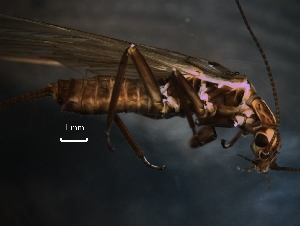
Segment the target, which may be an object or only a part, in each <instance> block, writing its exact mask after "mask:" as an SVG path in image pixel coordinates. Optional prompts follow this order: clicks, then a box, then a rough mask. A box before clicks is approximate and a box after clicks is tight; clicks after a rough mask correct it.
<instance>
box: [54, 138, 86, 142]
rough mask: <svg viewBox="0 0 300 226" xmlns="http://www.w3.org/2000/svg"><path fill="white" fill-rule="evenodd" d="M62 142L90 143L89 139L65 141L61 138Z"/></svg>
mask: <svg viewBox="0 0 300 226" xmlns="http://www.w3.org/2000/svg"><path fill="white" fill-rule="evenodd" d="M59 139H60V142H88V138H85V140H63V139H62V138H59Z"/></svg>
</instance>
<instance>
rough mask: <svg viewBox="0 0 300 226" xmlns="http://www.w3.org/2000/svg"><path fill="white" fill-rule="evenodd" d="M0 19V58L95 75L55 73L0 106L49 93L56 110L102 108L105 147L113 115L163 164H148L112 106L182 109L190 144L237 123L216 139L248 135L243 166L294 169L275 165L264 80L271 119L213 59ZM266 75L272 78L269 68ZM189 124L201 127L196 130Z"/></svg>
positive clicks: (248, 89)
mask: <svg viewBox="0 0 300 226" xmlns="http://www.w3.org/2000/svg"><path fill="white" fill-rule="evenodd" d="M242 15H243V17H244V14H243V13H242ZM0 22H1V23H0V27H1V31H0V40H1V42H0V49H1V53H0V57H1V58H2V59H20V58H22V59H34V60H37V61H57V62H60V63H62V64H65V65H66V66H69V67H72V68H76V67H84V68H85V69H86V70H88V71H91V72H92V73H94V74H97V76H96V77H93V78H90V79H84V80H75V79H71V80H68V81H67V80H59V81H58V82H57V83H53V84H49V85H48V86H47V87H46V88H44V89H42V90H38V91H35V92H32V93H29V94H27V95H23V96H20V97H17V98H14V99H11V100H8V101H4V102H1V103H0V106H4V105H9V104H14V103H19V102H22V101H26V100H31V99H35V98H39V97H42V96H47V95H53V97H54V98H55V99H56V100H57V102H58V103H59V104H60V105H62V110H63V111H72V112H77V113H79V114H104V113H106V114H107V127H106V138H107V144H108V147H109V149H110V150H113V147H112V145H111V143H110V140H109V133H110V126H111V124H112V121H113V120H114V121H115V123H116V124H117V125H118V127H119V128H120V130H121V132H122V133H123V135H124V136H125V138H126V139H127V140H128V142H129V144H130V145H131V147H132V148H133V149H134V151H135V153H136V155H137V156H138V157H139V158H141V159H142V161H143V162H144V164H146V165H147V166H149V167H151V168H155V169H164V168H165V166H162V167H158V166H154V165H152V164H150V163H149V162H148V161H147V159H146V158H145V156H144V155H143V153H142V151H141V150H140V148H139V146H138V145H137V143H136V142H135V140H134V139H133V137H132V136H131V134H130V133H129V131H128V130H127V128H126V127H125V125H124V124H123V122H122V120H121V119H120V118H119V116H118V115H117V113H118V112H134V113H138V114H142V115H144V116H147V117H150V118H155V119H160V118H170V117H173V116H186V117H187V119H188V122H189V125H190V127H191V128H192V131H193V137H192V139H191V141H190V146H192V147H198V146H202V145H204V144H206V143H208V142H210V141H213V140H215V139H216V137H217V134H216V132H215V129H214V127H219V126H221V127H239V128H240V131H239V132H238V134H237V135H236V136H235V137H234V138H233V140H232V141H230V142H229V143H226V141H224V140H222V146H223V147H224V148H229V147H231V146H232V145H233V144H234V143H235V142H236V141H237V140H238V138H239V137H240V136H241V135H247V134H249V133H251V134H253V135H254V140H253V142H252V145H251V149H252V152H253V154H254V155H255V159H254V160H250V159H248V158H246V157H243V156H242V157H243V158H244V159H246V160H247V161H249V162H251V163H252V164H253V165H254V166H253V167H251V168H250V169H248V171H250V170H252V169H256V171H257V172H267V170H268V169H269V168H270V169H272V170H290V171H299V170H300V169H299V168H291V167H279V166H277V164H276V157H277V155H278V153H279V150H280V147H281V143H280V135H279V132H278V127H279V109H278V101H277V95H276V91H275V86H274V83H273V82H272V80H271V85H272V88H273V90H274V91H273V93H274V98H275V103H276V118H275V117H274V115H273V113H272V112H271V110H270V109H269V107H268V105H267V104H266V103H265V102H264V101H263V100H262V99H261V98H260V97H259V96H258V94H257V93H256V91H255V88H254V86H253V85H252V84H251V83H250V82H249V81H248V80H247V78H246V77H245V76H244V75H242V74H240V73H238V72H234V71H231V70H229V69H227V68H225V67H223V66H222V65H220V64H218V63H215V62H212V61H208V60H205V59H200V58H193V57H189V56H186V55H183V54H179V53H176V52H172V51H168V50H164V49H159V48H154V47H150V46H145V45H132V43H130V42H126V41H121V40H116V39H112V38H107V37H104V36H98V35H92V34H87V33H84V32H80V31H75V30H71V29H66V28H63V27H59V26H55V25H50V24H45V23H41V22H35V21H28V20H24V19H17V18H11V17H8V16H4V15H2V16H0ZM245 22H246V21H245ZM250 31H251V30H250ZM254 40H255V41H256V43H257V44H258V42H257V40H256V39H255V38H254ZM20 48H21V49H20ZM259 48H260V47H259ZM260 50H261V49H260ZM121 56H122V57H121ZM263 57H264V56H263ZM120 58H121V60H120ZM264 59H265V58H264ZM128 60H129V61H128ZM265 62H266V60H265ZM117 68H118V69H117ZM267 68H268V65H267ZM268 71H269V69H268ZM269 75H270V76H271V77H270V78H272V75H271V74H270V72H269ZM193 113H194V114H195V117H196V123H194V119H193V116H192V114H193ZM196 125H197V126H204V127H203V128H201V129H200V130H199V131H198V132H196V128H195V127H196Z"/></svg>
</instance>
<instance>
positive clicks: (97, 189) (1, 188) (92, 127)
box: [0, 0, 300, 226]
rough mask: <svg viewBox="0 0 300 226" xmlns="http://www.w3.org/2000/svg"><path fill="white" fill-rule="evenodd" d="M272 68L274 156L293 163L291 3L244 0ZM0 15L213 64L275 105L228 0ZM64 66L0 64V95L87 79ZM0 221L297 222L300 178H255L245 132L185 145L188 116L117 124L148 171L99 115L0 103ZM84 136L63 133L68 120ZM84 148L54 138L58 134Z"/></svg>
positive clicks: (294, 5)
mask: <svg viewBox="0 0 300 226" xmlns="http://www.w3.org/2000/svg"><path fill="white" fill-rule="evenodd" d="M241 4H242V6H243V8H244V11H245V14H246V16H247V18H248V20H249V23H250V24H251V26H252V29H253V30H254V32H255V34H256V35H257V38H258V39H259V41H260V43H261V45H262V47H263V49H264V51H265V53H266V55H267V57H268V60H269V63H270V65H271V68H272V71H273V74H274V78H275V83H276V87H277V92H278V96H279V105H280V109H281V127H280V131H281V137H282V144H283V147H282V152H281V154H280V155H279V158H278V160H277V163H278V164H279V165H281V166H294V167H300V143H299V137H300V129H299V123H300V120H299V117H298V115H299V114H300V107H299V103H300V97H299V95H300V91H299V82H300V81H299V80H300V79H299V69H300V66H299V59H300V51H299V50H300V49H299V48H300V27H299V21H300V16H299V13H300V3H299V1H298V0H290V1H271V0H264V1H262V0H253V1H241ZM0 13H2V14H7V15H10V16H15V17H22V18H27V19H33V20H39V21H43V22H48V23H52V24H57V25H61V26H64V27H69V28H73V29H78V30H82V31H86V32H90V33H96V34H101V35H105V36H108V37H113V38H118V39H122V40H127V41H131V42H134V43H142V44H146V45H151V46H155V47H161V48H166V49H170V50H173V51H178V52H181V53H184V54H187V55H191V56H196V57H202V58H207V59H210V60H214V61H216V62H218V63H221V64H223V65H225V66H226V67H228V68H230V69H232V70H236V71H239V72H241V73H243V74H245V75H247V77H248V78H249V80H250V81H251V82H252V83H253V84H254V85H255V87H256V89H257V91H258V93H259V94H260V95H261V97H263V99H264V100H266V102H267V103H268V104H269V106H270V107H271V109H274V101H273V97H272V93H271V88H270V84H269V81H268V77H267V72H266V69H265V68H264V64H263V60H262V58H261V56H260V54H259V51H258V50H257V48H256V46H255V44H254V42H253V41H252V39H251V37H250V35H249V33H248V31H247V30H246V27H245V25H244V23H243V21H242V18H241V15H240V14H239V11H238V8H237V6H236V4H235V1H233V0H232V1H221V0H211V1H195V0H176V1H175V0H174V1H170V0H169V1H167V0H154V1H147V2H146V1H144V2H143V1H137V0H128V1H121V0H119V1H118V0H113V1H112V0H110V1H107V0H102V1H95V0H87V1H65V0H51V1H50V0H45V1H38V0H31V1H28V0H15V1H7V0H1V2H0ZM84 76H85V75H84V74H79V73H78V72H76V71H73V70H70V69H68V68H58V67H57V68H55V67H49V66H42V65H29V64H21V63H9V62H0V98H1V99H0V100H5V99H8V98H11V97H14V96H17V95H19V94H23V93H26V92H29V91H33V90H36V89H39V88H43V87H44V86H46V85H47V84H48V83H51V82H55V81H56V80H57V79H59V78H71V77H84ZM0 116H1V117H0V126H1V129H0V141H1V151H0V154H1V156H0V180H1V183H0V224H1V225H25V224H26V225H273V226H274V225H283V224H285V225H299V221H300V209H299V205H300V193H299V187H300V173H297V172H270V173H269V174H270V180H271V185H272V187H271V190H270V191H268V186H267V181H266V179H265V177H264V175H263V174H257V173H255V172H251V173H243V172H240V171H237V170H236V166H237V165H239V166H241V167H250V164H249V163H248V162H246V161H245V160H243V159H241V158H239V157H237V155H236V154H237V153H239V154H242V155H246V156H247V157H249V158H252V157H253V156H252V154H251V151H250V147H249V146H250V144H251V142H252V137H251V136H249V137H247V138H242V139H240V140H239V141H238V142H237V143H236V145H235V146H234V147H232V148H231V149H227V150H224V149H223V148H222V147H221V145H220V138H225V139H228V140H229V139H231V138H232V136H233V135H234V134H235V133H236V130H235V129H218V130H217V131H218V134H219V138H218V140H216V141H215V142H213V143H211V144H209V145H207V146H204V147H202V148H200V149H190V148H189V147H188V145H187V142H188V140H189V138H190V137H191V131H190V129H189V126H188V124H187V120H186V119H184V118H183V119H182V118H173V119H169V120H160V121H155V120H151V119H147V118H144V117H141V116H138V115H134V114H121V117H122V119H123V120H124V122H125V123H126V125H127V126H128V128H129V129H130V131H131V132H132V134H133V135H134V137H135V139H136V140H137V141H138V143H139V144H140V146H141V148H142V149H143V151H144V153H145V155H146V157H147V158H148V160H149V161H150V162H151V163H153V164H157V165H162V164H166V165H167V169H166V170H165V171H163V172H160V171H155V170H151V169H149V168H147V167H145V166H144V165H143V164H142V163H141V161H140V160H139V159H138V158H136V157H135V154H134V152H133V151H132V150H131V148H130V147H129V145H128V144H127V142H126V140H125V139H124V138H123V137H122V136H121V134H120V132H119V131H118V129H117V128H116V127H115V126H113V128H112V134H111V140H112V142H113V144H114V146H115V147H116V149H117V150H116V152H115V153H111V152H109V151H108V149H107V147H106V144H105V140H104V129H105V117H106V116H105V115H101V116H94V117H87V116H80V115H76V114H72V113H61V111H60V107H59V105H57V104H56V103H55V101H53V100H52V99H51V98H50V97H49V98H43V99H40V100H35V101H31V102H28V103H24V104H19V105H15V106H9V107H5V108H1V109H0ZM66 123H67V124H68V125H83V126H85V129H86V130H85V131H84V132H83V131H77V132H74V131H73V133H71V131H67V132H66V131H65V124H66ZM60 137H62V138H64V139H67V138H71V139H76V138H77V139H84V138H86V137H88V138H89V141H88V142H87V143H80V144H78V143H74V144H71V143H60V142H59V138H60Z"/></svg>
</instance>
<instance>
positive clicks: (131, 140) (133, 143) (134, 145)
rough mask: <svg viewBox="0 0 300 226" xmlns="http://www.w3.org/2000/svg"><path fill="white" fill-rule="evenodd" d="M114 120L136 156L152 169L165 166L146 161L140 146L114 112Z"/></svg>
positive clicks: (162, 168) (161, 168) (159, 168)
mask: <svg viewBox="0 0 300 226" xmlns="http://www.w3.org/2000/svg"><path fill="white" fill-rule="evenodd" d="M114 121H115V123H116V124H117V126H118V127H119V129H120V131H121V132H122V134H123V136H124V137H125V138H126V140H127V141H128V143H129V144H130V146H131V147H132V149H133V150H134V152H135V154H136V156H137V157H138V158H140V159H141V160H142V162H143V163H144V164H145V165H146V166H148V167H150V168H152V169H157V170H164V169H165V168H166V166H165V165H163V166H160V167H159V166H155V165H152V164H151V163H150V162H148V161H147V159H146V157H145V155H144V154H143V152H142V150H141V149H140V147H139V146H138V144H137V143H136V141H135V140H134V138H133V136H132V135H131V134H130V132H129V131H128V129H127V127H126V126H125V124H124V123H123V122H122V120H121V118H120V117H119V116H118V114H115V116H114Z"/></svg>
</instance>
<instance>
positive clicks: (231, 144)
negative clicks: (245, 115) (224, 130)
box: [221, 130, 243, 149]
mask: <svg viewBox="0 0 300 226" xmlns="http://www.w3.org/2000/svg"><path fill="white" fill-rule="evenodd" d="M242 134H243V131H242V130H240V131H239V132H238V133H237V134H236V135H235V136H234V138H233V139H232V140H231V141H230V142H228V143H227V144H226V140H224V139H221V145H222V147H223V148H225V149H227V148H230V147H232V146H233V145H234V143H235V142H236V141H237V140H238V139H239V138H240V137H241V135H242Z"/></svg>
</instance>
